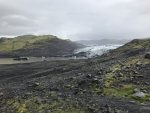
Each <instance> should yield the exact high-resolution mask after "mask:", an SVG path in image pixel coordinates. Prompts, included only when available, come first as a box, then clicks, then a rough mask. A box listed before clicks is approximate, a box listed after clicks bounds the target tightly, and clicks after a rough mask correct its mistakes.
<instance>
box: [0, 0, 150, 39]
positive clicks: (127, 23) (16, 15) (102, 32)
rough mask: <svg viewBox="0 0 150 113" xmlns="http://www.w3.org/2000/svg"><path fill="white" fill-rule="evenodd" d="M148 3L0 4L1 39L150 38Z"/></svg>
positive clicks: (36, 0) (61, 0)
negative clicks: (34, 36)
mask: <svg viewBox="0 0 150 113" xmlns="http://www.w3.org/2000/svg"><path fill="white" fill-rule="evenodd" d="M149 10H150V1H149V0H11V1H10V0H0V28H1V29H0V35H22V34H28V33H29V34H54V35H57V36H59V37H62V38H70V39H73V40H77V39H100V38H138V37H140V38H142V37H149V36H150V32H149V29H150V22H149V20H150V12H149Z"/></svg>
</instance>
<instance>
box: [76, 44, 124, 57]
mask: <svg viewBox="0 0 150 113" xmlns="http://www.w3.org/2000/svg"><path fill="white" fill-rule="evenodd" d="M120 46H121V45H102V46H89V47H85V48H82V49H78V50H75V54H78V53H81V52H85V53H86V55H87V57H88V58H91V57H94V56H99V55H102V54H104V53H106V52H107V51H108V50H112V49H116V48H118V47H120Z"/></svg>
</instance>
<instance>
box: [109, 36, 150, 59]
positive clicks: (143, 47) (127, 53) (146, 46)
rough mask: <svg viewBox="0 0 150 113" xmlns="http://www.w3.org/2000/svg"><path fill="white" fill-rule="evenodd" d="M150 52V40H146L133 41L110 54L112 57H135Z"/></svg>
mask: <svg viewBox="0 0 150 113" xmlns="http://www.w3.org/2000/svg"><path fill="white" fill-rule="evenodd" d="M149 51H150V38H147V39H134V40H132V41H131V42H129V43H127V44H125V45H124V46H121V47H119V48H117V49H115V50H113V51H112V52H110V54H111V55H112V56H114V57H116V56H117V57H122V56H124V57H131V56H135V55H142V54H143V53H145V52H149Z"/></svg>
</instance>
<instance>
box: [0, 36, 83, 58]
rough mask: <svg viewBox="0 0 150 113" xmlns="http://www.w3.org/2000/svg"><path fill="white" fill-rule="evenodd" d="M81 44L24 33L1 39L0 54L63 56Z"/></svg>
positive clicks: (53, 37)
mask: <svg viewBox="0 0 150 113" xmlns="http://www.w3.org/2000/svg"><path fill="white" fill-rule="evenodd" d="M78 47H81V45H79V44H76V43H73V42H71V41H69V40H62V39H59V38H57V37H56V36H52V35H42V36H35V35H24V36H18V37H16V38H1V39H0V56H1V57H2V56H5V57H7V56H8V57H9V56H10V57H11V56H37V57H39V56H61V55H68V54H71V53H72V52H73V51H74V49H77V48H78Z"/></svg>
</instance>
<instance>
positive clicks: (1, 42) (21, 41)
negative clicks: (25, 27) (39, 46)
mask: <svg viewBox="0 0 150 113" xmlns="http://www.w3.org/2000/svg"><path fill="white" fill-rule="evenodd" d="M56 38H57V37H56V36H52V35H43V36H35V35H24V36H18V37H15V38H1V39H0V51H1V52H9V51H14V50H18V49H22V48H27V47H28V46H29V45H30V46H31V45H34V44H35V43H40V42H44V41H51V40H53V39H56Z"/></svg>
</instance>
